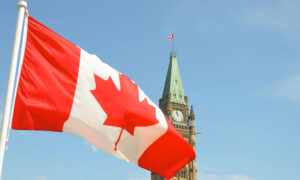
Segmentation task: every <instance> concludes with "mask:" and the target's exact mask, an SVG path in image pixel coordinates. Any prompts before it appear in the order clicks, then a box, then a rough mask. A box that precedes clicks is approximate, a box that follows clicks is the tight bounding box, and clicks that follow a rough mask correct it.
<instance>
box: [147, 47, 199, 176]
mask: <svg viewBox="0 0 300 180" xmlns="http://www.w3.org/2000/svg"><path fill="white" fill-rule="evenodd" d="M159 107H160V108H161V110H162V111H163V113H164V114H165V115H166V116H167V118H168V119H169V120H170V121H171V123H172V124H173V126H174V127H175V128H176V129H177V130H178V131H179V132H180V134H181V135H182V136H183V137H184V138H185V139H186V140H187V141H188V142H189V143H190V144H191V146H192V147H193V148H194V150H195V152H196V142H195V115H194V110H193V106H191V109H190V111H189V104H188V97H187V96H186V95H185V94H184V89H183V85H182V81H181V76H180V73H179V67H178V62H177V56H176V53H174V52H173V51H172V52H171V53H170V63H169V68H168V73H167V78H166V82H165V87H164V91H163V95H162V98H161V99H159ZM177 148H178V149H179V148H180V147H177ZM171 151H176V149H172V150H171ZM151 180H164V178H163V177H161V176H159V175H157V174H155V173H151ZM171 180H197V167H196V159H195V160H193V161H191V162H190V163H189V164H187V165H186V166H185V167H183V168H182V169H181V170H180V171H179V172H178V173H177V174H176V175H175V176H174V177H173V178H172V179H171Z"/></svg>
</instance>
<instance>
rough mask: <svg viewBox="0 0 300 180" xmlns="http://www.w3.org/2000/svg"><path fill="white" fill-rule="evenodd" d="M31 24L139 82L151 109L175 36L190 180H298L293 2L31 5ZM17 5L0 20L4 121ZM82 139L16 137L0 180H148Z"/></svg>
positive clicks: (298, 66)
mask: <svg viewBox="0 0 300 180" xmlns="http://www.w3.org/2000/svg"><path fill="white" fill-rule="evenodd" d="M27 2H28V9H29V13H30V15H31V16H33V17H34V18H35V19H37V20H38V21H40V22H42V23H43V24H45V25H46V26H48V27H49V28H51V29H52V30H54V31H56V32H57V33H58V34H60V35H62V36H64V37H65V38H67V39H68V40H70V41H72V42H73V43H75V44H76V45H78V46H80V47H81V48H83V49H85V50H86V51H88V52H89V53H93V54H96V55H97V56H99V57H100V58H101V59H102V60H103V61H105V62H106V63H108V64H110V65H111V66H112V67H114V68H115V69H117V70H119V71H120V72H122V73H124V74H126V75H127V76H129V77H130V78H131V79H133V80H134V81H136V82H137V84H139V86H140V87H141V88H142V89H143V90H144V91H145V93H146V94H147V95H148V96H149V97H150V98H151V99H152V100H153V101H154V102H157V104H158V99H159V98H160V97H161V95H162V91H163V85H164V81H165V76H166V73H167V67H168V61H169V53H170V50H171V44H170V43H169V42H168V41H167V37H168V36H169V35H170V34H171V32H175V49H176V51H177V52H178V61H179V62H178V63H179V66H180V71H181V76H182V80H183V85H184V88H185V93H186V94H187V95H188V96H189V103H190V104H193V105H194V108H195V109H194V110H195V113H196V130H197V131H202V132H203V134H202V135H198V136H197V140H196V141H197V163H198V164H197V165H198V179H203V180H282V179H289V180H300V175H299V167H300V143H299V139H300V131H299V129H300V128H299V127H300V110H299V108H300V51H299V49H300V22H299V19H300V11H299V9H300V2H299V1H297V0H274V1H268V0H172V1H169V0H165V1H160V0H152V1H143V0H142V1H141V0H131V1H121V0H120V1H116V0H112V1H100V0H93V1H92V0H86V1H69V0H63V1H62V0H52V1H37V0H29V1H27ZM16 6H17V1H14V0H13V1H11V0H10V1H9V0H4V1H3V2H2V3H1V11H0V22H1V26H0V59H1V60H0V109H1V110H0V113H1V111H2V109H3V103H4V98H5V90H6V85H7V78H8V73H9V64H10V57H11V51H12V43H13V37H14V31H15V24H16V18H17V7H16ZM149 178H150V175H149V172H148V171H146V170H143V169H141V168H138V167H136V166H135V165H133V164H129V163H126V162H123V161H120V160H119V159H116V158H114V157H113V156H111V155H108V154H107V153H105V152H102V151H101V150H96V149H94V148H93V147H92V146H91V145H90V144H88V143H87V142H85V141H84V140H83V139H82V138H80V137H77V136H75V135H71V134H62V133H53V132H30V131H14V130H12V131H11V133H10V142H9V146H8V151H7V152H6V154H5V161H4V169H3V179H4V180H68V179H70V180H77V179H78V180H94V179H117V180H118V179H125V180H145V179H149Z"/></svg>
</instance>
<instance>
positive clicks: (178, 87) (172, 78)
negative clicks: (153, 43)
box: [161, 51, 187, 105]
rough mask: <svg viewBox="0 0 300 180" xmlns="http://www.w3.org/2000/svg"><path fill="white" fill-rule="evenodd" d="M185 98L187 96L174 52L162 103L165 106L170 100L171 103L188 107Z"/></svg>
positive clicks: (171, 55) (171, 56) (172, 52)
mask: <svg viewBox="0 0 300 180" xmlns="http://www.w3.org/2000/svg"><path fill="white" fill-rule="evenodd" d="M184 97H185V94H184V88H183V85H182V81H181V76H180V72H179V67H178V62H177V55H176V53H175V52H174V51H171V53H170V62H169V68H168V73H167V78H166V81H165V86H164V91H163V95H162V101H161V103H162V105H163V104H165V103H166V102H167V101H168V100H169V101H170V102H174V103H178V104H184V105H186V104H187V102H186V101H185V98H184Z"/></svg>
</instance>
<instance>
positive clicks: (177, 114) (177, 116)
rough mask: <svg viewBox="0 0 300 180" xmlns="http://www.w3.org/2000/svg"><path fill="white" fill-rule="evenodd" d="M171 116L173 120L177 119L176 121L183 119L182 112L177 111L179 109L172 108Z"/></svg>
mask: <svg viewBox="0 0 300 180" xmlns="http://www.w3.org/2000/svg"><path fill="white" fill-rule="evenodd" d="M172 117H173V119H174V120H175V121H177V122H181V121H183V114H182V112H181V111H179V110H174V111H173V112H172Z"/></svg>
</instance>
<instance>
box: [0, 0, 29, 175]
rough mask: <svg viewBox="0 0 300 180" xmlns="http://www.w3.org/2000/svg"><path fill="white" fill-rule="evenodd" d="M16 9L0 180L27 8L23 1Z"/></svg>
mask: <svg viewBox="0 0 300 180" xmlns="http://www.w3.org/2000/svg"><path fill="white" fill-rule="evenodd" d="M18 8H19V12H18V18H17V25H16V33H15V39H14V44H13V50H12V56H11V64H10V71H9V76H8V83H7V90H6V97H5V103H4V109H3V117H2V127H1V135H0V179H1V174H2V167H3V159H4V152H5V146H6V142H7V131H8V128H9V127H8V125H9V117H10V110H11V105H12V96H13V89H14V84H15V83H14V81H15V77H16V68H17V62H18V56H19V49H20V43H21V34H22V27H23V21H24V15H25V12H26V8H27V3H26V2H25V1H19V3H18Z"/></svg>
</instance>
